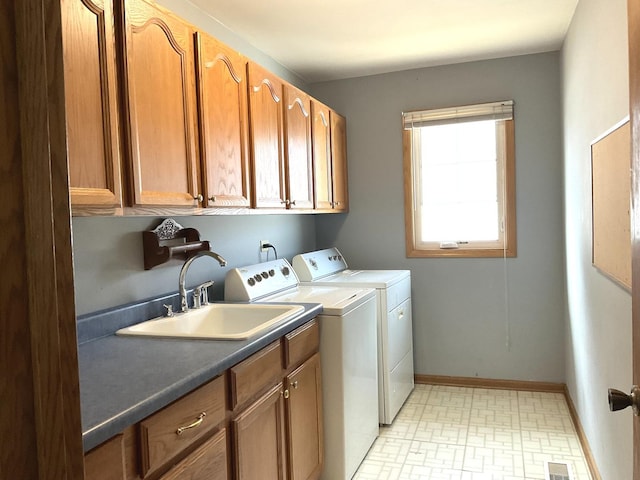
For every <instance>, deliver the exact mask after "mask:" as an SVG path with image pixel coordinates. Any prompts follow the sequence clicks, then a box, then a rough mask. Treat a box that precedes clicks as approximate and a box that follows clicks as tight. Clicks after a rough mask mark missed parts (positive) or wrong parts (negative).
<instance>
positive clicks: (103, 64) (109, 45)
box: [62, 0, 122, 208]
mask: <svg viewBox="0 0 640 480" xmlns="http://www.w3.org/2000/svg"><path fill="white" fill-rule="evenodd" d="M62 39H63V55H64V80H65V106H66V117H67V148H68V158H69V185H70V189H71V205H72V206H73V207H77V206H97V207H112V208H115V207H121V206H122V188H121V180H120V144H119V135H118V99H117V94H116V66H115V36H114V18H113V5H112V0H66V1H64V2H63V8H62Z"/></svg>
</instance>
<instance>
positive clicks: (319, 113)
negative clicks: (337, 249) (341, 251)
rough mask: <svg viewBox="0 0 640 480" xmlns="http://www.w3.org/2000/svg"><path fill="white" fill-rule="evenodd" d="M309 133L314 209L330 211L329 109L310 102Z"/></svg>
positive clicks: (331, 190) (318, 103)
mask: <svg viewBox="0 0 640 480" xmlns="http://www.w3.org/2000/svg"><path fill="white" fill-rule="evenodd" d="M311 115H312V119H311V133H312V137H313V172H314V173H313V181H314V193H315V195H314V207H315V208H316V209H318V210H331V208H332V205H331V202H332V198H333V189H332V173H331V124H330V119H329V107H327V106H326V105H323V104H321V103H320V102H318V101H316V100H311Z"/></svg>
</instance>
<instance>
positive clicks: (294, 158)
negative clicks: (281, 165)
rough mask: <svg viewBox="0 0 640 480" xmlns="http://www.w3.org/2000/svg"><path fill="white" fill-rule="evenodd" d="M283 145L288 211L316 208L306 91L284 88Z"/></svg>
mask: <svg viewBox="0 0 640 480" xmlns="http://www.w3.org/2000/svg"><path fill="white" fill-rule="evenodd" d="M284 99H285V101H284V104H283V107H284V143H285V165H286V179H287V198H286V204H287V208H292V209H297V208H307V209H310V208H313V162H312V157H311V98H310V97H309V95H307V94H306V93H304V92H303V91H301V90H299V89H297V88H295V87H293V86H292V85H285V87H284Z"/></svg>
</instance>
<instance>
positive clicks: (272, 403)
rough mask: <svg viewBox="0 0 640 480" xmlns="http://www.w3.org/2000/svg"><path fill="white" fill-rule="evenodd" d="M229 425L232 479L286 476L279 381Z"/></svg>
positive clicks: (278, 477) (282, 403) (277, 479)
mask: <svg viewBox="0 0 640 480" xmlns="http://www.w3.org/2000/svg"><path fill="white" fill-rule="evenodd" d="M231 425H232V429H233V430H232V431H233V443H234V447H235V448H234V451H235V460H234V463H235V474H236V480H265V479H269V480H281V479H285V478H286V476H285V465H286V454H285V440H284V398H283V390H282V384H280V383H278V384H277V385H275V386H274V387H273V388H271V389H270V390H269V391H268V392H267V393H265V394H264V395H263V396H261V397H260V398H258V400H256V401H255V402H254V403H252V404H251V405H249V407H247V408H246V409H245V410H243V411H242V412H241V413H240V414H238V415H237V416H236V417H235V418H234V419H233V420H232V422H231Z"/></svg>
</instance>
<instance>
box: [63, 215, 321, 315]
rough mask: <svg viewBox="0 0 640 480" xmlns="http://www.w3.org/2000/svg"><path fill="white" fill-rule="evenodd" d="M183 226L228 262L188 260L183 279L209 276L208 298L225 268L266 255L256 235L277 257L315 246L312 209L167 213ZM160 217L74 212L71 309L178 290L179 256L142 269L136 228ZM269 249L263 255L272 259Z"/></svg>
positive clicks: (217, 291) (217, 295) (192, 281)
mask: <svg viewBox="0 0 640 480" xmlns="http://www.w3.org/2000/svg"><path fill="white" fill-rule="evenodd" d="M171 218H174V219H175V220H176V221H177V222H178V223H180V224H181V225H182V226H183V227H193V228H196V229H197V230H198V231H199V232H200V238H201V239H202V240H209V241H210V242H211V245H212V250H213V251H215V252H218V253H219V254H220V255H222V256H223V257H224V258H225V259H226V260H227V262H228V264H227V267H225V268H222V267H220V266H219V265H218V264H217V263H216V262H215V261H214V260H213V259H211V258H200V259H198V260H196V262H195V263H193V265H192V267H191V269H190V270H189V273H188V276H187V285H189V286H195V285H196V284H197V283H201V282H204V281H206V280H209V279H211V280H214V281H215V282H216V285H215V286H214V291H213V298H214V299H217V300H221V299H222V298H223V290H222V285H223V281H224V275H225V273H226V271H227V270H229V269H230V268H233V267H239V266H243V265H250V264H253V263H259V262H263V261H266V260H267V257H266V253H260V251H259V250H260V248H259V242H260V240H268V241H269V242H271V243H272V244H273V245H275V247H276V249H277V250H278V256H279V257H285V258H288V259H289V260H291V258H292V257H293V256H294V255H295V254H297V253H300V252H302V251H308V250H313V249H314V248H315V223H314V218H313V216H312V215H241V216H210V217H171ZM161 220H162V218H150V217H137V218H135V217H133V218H132V217H127V218H98V217H87V218H74V219H73V253H74V257H73V262H74V272H75V294H76V311H77V313H78V314H79V315H80V314H84V313H88V312H94V311H96V310H101V309H103V308H108V307H113V306H117V305H122V304H125V303H129V302H133V301H137V300H142V299H145V298H149V297H154V296H159V295H161V294H163V293H170V292H177V291H178V274H179V272H180V267H181V266H182V262H181V261H179V260H170V261H169V262H168V263H165V264H163V265H159V266H157V267H154V268H153V269H151V270H144V263H143V251H142V233H141V232H143V231H144V230H150V229H153V228H155V227H156V226H157V225H158V224H159V223H160V221H161ZM273 259H274V256H273V252H270V256H269V260H273Z"/></svg>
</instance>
